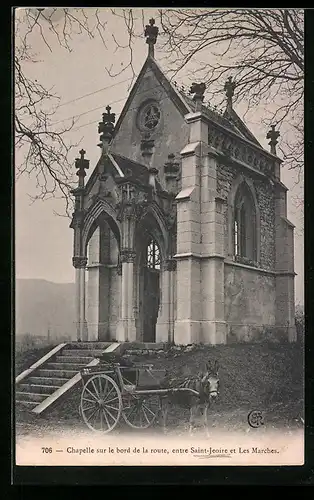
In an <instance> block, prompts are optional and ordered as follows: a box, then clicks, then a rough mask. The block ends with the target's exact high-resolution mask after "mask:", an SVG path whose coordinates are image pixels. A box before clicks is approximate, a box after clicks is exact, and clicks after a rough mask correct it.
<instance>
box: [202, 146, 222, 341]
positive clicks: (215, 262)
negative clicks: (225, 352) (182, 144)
mask: <svg viewBox="0 0 314 500" xmlns="http://www.w3.org/2000/svg"><path fill="white" fill-rule="evenodd" d="M216 172H217V158H216V154H215V152H214V151H212V150H208V151H207V155H206V157H204V159H203V168H202V174H201V223H202V224H201V227H202V229H201V230H202V243H201V254H202V261H201V275H202V287H201V288H202V290H201V293H202V304H203V307H202V334H201V339H202V341H203V342H204V343H205V344H224V343H226V338H227V328H226V323H225V314H224V299H225V291H224V255H225V249H224V243H225V234H224V232H225V230H224V216H223V208H224V207H223V204H224V200H222V199H221V198H219V197H218V196H217V174H216Z"/></svg>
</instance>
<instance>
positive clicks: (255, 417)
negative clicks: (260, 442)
mask: <svg viewBox="0 0 314 500" xmlns="http://www.w3.org/2000/svg"><path fill="white" fill-rule="evenodd" d="M247 420H248V423H249V425H250V426H251V427H253V428H254V429H256V428H257V427H260V426H261V425H264V417H263V414H262V412H261V411H259V410H252V411H250V413H249V414H248V417H247Z"/></svg>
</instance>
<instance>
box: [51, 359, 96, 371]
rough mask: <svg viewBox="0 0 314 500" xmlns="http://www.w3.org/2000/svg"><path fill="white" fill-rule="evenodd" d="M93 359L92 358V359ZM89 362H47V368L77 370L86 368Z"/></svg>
mask: <svg viewBox="0 0 314 500" xmlns="http://www.w3.org/2000/svg"><path fill="white" fill-rule="evenodd" d="M92 359H93V358H92ZM90 361H91V360H90ZM86 365H87V363H63V362H62V363H47V364H46V365H45V369H46V370H75V371H76V372H78V371H80V370H81V369H82V368H84V367H85V366H86Z"/></svg>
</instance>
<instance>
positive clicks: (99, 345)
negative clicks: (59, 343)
mask: <svg viewBox="0 0 314 500" xmlns="http://www.w3.org/2000/svg"><path fill="white" fill-rule="evenodd" d="M111 344H112V342H71V343H69V344H67V346H66V348H65V349H64V352H65V351H68V350H73V349H74V350H86V349H90V350H94V349H100V350H105V349H107V347H109V346H110V345H111Z"/></svg>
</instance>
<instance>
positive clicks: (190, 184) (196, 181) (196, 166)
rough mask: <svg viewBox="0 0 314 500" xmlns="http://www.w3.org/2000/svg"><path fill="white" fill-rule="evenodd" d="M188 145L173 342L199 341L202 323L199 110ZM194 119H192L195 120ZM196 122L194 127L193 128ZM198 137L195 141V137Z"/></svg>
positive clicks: (179, 210) (181, 195) (180, 196)
mask: <svg viewBox="0 0 314 500" xmlns="http://www.w3.org/2000/svg"><path fill="white" fill-rule="evenodd" d="M190 118H191V120H193V124H192V126H191V129H190V144H188V145H187V146H186V147H185V148H184V149H183V150H182V151H181V156H182V189H181V191H180V193H179V194H178V195H177V197H176V201H177V250H176V255H175V256H174V257H175V259H176V261H177V273H176V278H177V318H176V321H175V327H174V342H175V343H176V344H190V343H198V342H199V341H200V323H201V315H202V311H201V302H202V301H201V274H200V242H201V225H200V224H201V220H200V163H201V141H200V137H201V135H200V134H201V130H202V128H203V126H202V124H203V122H202V118H201V113H193V114H191V115H190V116H188V117H186V120H187V121H189V119H190ZM194 120H195V121H194ZM194 125H195V127H194ZM195 128H197V131H196V130H195ZM196 137H198V140H197V139H196Z"/></svg>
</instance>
